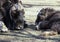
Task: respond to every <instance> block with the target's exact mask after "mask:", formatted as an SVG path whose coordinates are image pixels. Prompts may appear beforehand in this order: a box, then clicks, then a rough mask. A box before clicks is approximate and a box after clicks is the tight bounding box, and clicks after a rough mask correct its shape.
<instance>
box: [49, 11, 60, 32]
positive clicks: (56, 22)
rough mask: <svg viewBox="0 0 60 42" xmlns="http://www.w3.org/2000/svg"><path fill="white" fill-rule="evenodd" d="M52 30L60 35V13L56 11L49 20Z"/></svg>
mask: <svg viewBox="0 0 60 42" xmlns="http://www.w3.org/2000/svg"><path fill="white" fill-rule="evenodd" d="M49 26H50V29H52V30H54V31H57V32H58V33H60V11H56V12H55V13H54V15H53V16H52V17H51V18H50V20H49Z"/></svg>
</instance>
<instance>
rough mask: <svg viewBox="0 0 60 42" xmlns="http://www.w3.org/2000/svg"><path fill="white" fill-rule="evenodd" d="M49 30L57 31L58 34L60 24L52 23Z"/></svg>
mask: <svg viewBox="0 0 60 42" xmlns="http://www.w3.org/2000/svg"><path fill="white" fill-rule="evenodd" d="M51 29H52V30H53V31H57V32H58V33H59V34H60V22H54V23H52V26H51Z"/></svg>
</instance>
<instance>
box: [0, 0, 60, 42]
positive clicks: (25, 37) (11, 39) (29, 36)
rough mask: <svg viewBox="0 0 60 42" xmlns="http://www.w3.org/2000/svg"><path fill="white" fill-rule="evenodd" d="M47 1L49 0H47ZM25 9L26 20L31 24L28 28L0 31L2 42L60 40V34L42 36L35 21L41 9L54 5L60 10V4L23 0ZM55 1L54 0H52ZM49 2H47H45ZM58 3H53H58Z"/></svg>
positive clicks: (47, 41) (52, 41) (0, 40)
mask: <svg viewBox="0 0 60 42" xmlns="http://www.w3.org/2000/svg"><path fill="white" fill-rule="evenodd" d="M46 1H47V0H46ZM22 2H23V4H24V9H25V20H26V21H27V23H28V24H29V26H28V28H25V29H24V30H14V31H8V32H7V33H0V42H60V35H56V36H50V37H47V38H46V37H41V36H40V34H41V33H42V32H41V31H36V30H35V26H34V22H35V19H36V16H37V13H38V12H39V11H40V9H42V8H45V7H50V8H51V7H52V8H54V9H56V10H60V6H52V5H51V4H50V6H48V5H46V6H45V5H43V6H41V5H40V3H41V4H44V2H45V1H42V0H29V1H27V0H22ZM52 3H53V2H52ZM45 4H47V2H46V3H45ZM57 4H58V3H56V4H55V3H53V5H57Z"/></svg>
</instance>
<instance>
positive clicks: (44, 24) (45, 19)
mask: <svg viewBox="0 0 60 42" xmlns="http://www.w3.org/2000/svg"><path fill="white" fill-rule="evenodd" d="M54 12H55V10H54V9H52V8H45V9H44V8H43V9H41V10H40V12H39V13H38V15H37V19H36V21H35V24H36V27H37V30H39V29H44V30H46V29H49V26H48V23H49V19H50V17H51V16H52V14H53V13H54Z"/></svg>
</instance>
